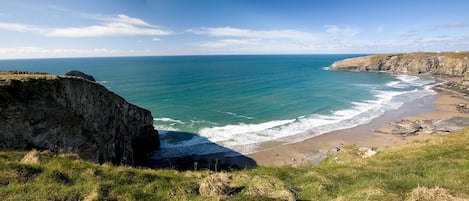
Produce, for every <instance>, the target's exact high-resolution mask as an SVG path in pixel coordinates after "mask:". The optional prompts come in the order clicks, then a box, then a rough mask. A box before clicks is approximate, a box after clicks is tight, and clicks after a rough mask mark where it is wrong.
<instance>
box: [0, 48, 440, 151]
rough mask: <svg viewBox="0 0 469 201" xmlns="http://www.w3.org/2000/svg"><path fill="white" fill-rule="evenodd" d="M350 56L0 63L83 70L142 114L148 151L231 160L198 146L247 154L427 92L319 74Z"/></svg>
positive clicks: (412, 79) (398, 80) (361, 77)
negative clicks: (152, 132)
mask: <svg viewBox="0 0 469 201" xmlns="http://www.w3.org/2000/svg"><path fill="white" fill-rule="evenodd" d="M356 56H360V55H257V56H256V55H251V56H181V57H120V58H82V59H80V58H77V59H41V60H4V61H1V62H0V69H2V70H6V69H19V70H23V69H28V70H33V71H42V72H48V73H52V74H63V71H66V70H68V69H77V70H80V71H83V72H86V73H89V74H92V75H93V76H95V78H96V79H97V81H98V82H99V83H101V84H102V85H104V86H105V87H107V88H108V89H110V90H112V91H114V92H116V93H117V94H119V95H121V96H123V97H124V98H125V99H126V100H128V101H129V102H132V103H134V104H136V105H138V106H141V107H143V108H147V109H149V110H150V111H151V112H152V114H153V117H154V126H155V128H156V129H157V130H158V131H159V133H160V139H161V149H160V151H159V152H158V154H156V156H158V157H163V158H165V157H176V156H177V157H179V156H187V155H194V154H195V155H205V154H214V153H215V154H219V153H221V154H222V155H223V156H233V155H232V154H230V153H225V154H224V152H225V150H224V149H223V148H220V149H215V148H214V147H211V146H207V143H208V142H210V143H215V144H217V145H220V146H221V147H226V148H229V149H232V150H234V151H236V152H237V153H241V154H248V153H252V152H256V151H260V150H263V149H268V148H271V147H272V146H276V145H280V144H289V143H293V142H298V141H303V140H305V139H308V138H311V137H313V136H317V135H321V134H324V133H327V132H330V131H333V130H340V129H344V128H350V127H354V126H356V125H359V124H364V123H367V122H369V121H371V120H372V119H374V118H376V117H378V116H381V115H382V114H384V113H385V112H387V111H391V110H395V109H397V108H399V107H400V106H401V105H402V104H403V103H405V102H412V101H414V100H416V99H420V98H423V97H426V96H431V95H432V94H433V93H434V92H432V90H430V89H429V88H430V87H431V86H432V85H434V84H435V83H436V82H435V79H434V78H433V77H432V76H421V77H417V76H409V75H391V74H387V73H357V72H347V71H329V70H327V67H328V66H330V65H331V64H332V63H333V62H335V61H337V60H340V59H344V58H351V57H356ZM64 66H65V67H64ZM184 133H186V134H184ZM198 136H200V138H199V137H198ZM210 143H209V144H210ZM269 144H270V145H269ZM266 145H268V146H266Z"/></svg>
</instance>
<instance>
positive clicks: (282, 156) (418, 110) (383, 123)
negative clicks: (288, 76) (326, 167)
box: [247, 87, 469, 166]
mask: <svg viewBox="0 0 469 201" xmlns="http://www.w3.org/2000/svg"><path fill="white" fill-rule="evenodd" d="M434 90H435V91H436V92H437V94H436V95H434V96H427V97H424V98H422V99H418V100H415V101H413V102H410V103H407V104H404V105H403V106H402V107H401V108H399V109H397V110H394V111H389V112H387V113H385V114H384V115H382V116H380V117H378V118H376V119H374V120H372V121H371V122H369V123H367V124H363V125H359V126H356V127H353V128H349V129H343V130H338V131H333V132H330V133H326V134H323V135H320V136H317V137H313V138H310V139H307V140H305V141H302V142H297V143H292V144H286V145H279V146H276V147H274V148H271V149H268V150H263V151H259V152H256V153H252V154H248V155H247V157H249V158H252V159H253V160H254V161H255V162H256V163H257V165H261V166H284V165H292V166H296V165H300V164H305V163H316V162H319V161H320V160H321V158H323V157H324V156H325V155H326V152H327V151H328V150H331V149H336V148H339V149H340V147H341V146H343V145H346V144H355V145H356V146H358V147H369V148H383V147H387V146H393V145H398V144H403V143H406V142H411V141H413V140H418V139H422V138H426V137H430V136H433V135H435V134H429V133H426V132H423V131H419V132H418V133H416V134H415V135H412V136H405V137H403V136H402V135H395V134H389V133H386V132H387V131H389V130H390V129H392V128H391V126H390V123H392V122H397V121H401V120H409V121H417V120H441V119H449V118H453V117H469V114H468V113H461V112H460V111H458V109H457V106H458V105H469V100H468V99H467V98H464V97H462V96H461V95H458V94H456V93H453V92H449V91H447V90H443V89H441V88H439V87H435V88H434ZM467 124H469V122H467ZM378 131H379V132H378Z"/></svg>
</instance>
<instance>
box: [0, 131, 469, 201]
mask: <svg viewBox="0 0 469 201" xmlns="http://www.w3.org/2000/svg"><path fill="white" fill-rule="evenodd" d="M24 155H25V153H22V152H6V151H3V152H0V173H1V174H0V200H216V199H218V198H219V197H217V196H213V195H212V196H201V195H200V194H199V185H200V183H201V181H204V180H205V179H206V178H207V177H208V176H209V175H213V173H210V172H208V171H195V172H194V171H187V172H177V171H174V170H150V169H137V168H130V167H122V166H119V167H116V166H110V165H97V164H94V163H91V162H87V161H82V160H79V159H74V156H73V155H68V156H67V155H66V156H62V157H59V156H53V155H50V154H49V155H48V154H42V155H41V162H40V164H37V165H26V164H22V163H20V162H19V161H20V160H21V158H22V157H23V156H24ZM227 175H228V176H226V175H225V176H226V180H227V181H226V182H227V184H228V185H229V187H230V189H231V190H230V192H231V194H230V195H229V196H225V197H223V199H229V200H243V201H246V200H273V199H280V198H282V196H283V197H285V198H288V195H285V194H282V193H281V192H286V191H288V192H290V191H291V192H293V193H294V195H295V198H296V199H299V200H332V199H337V200H405V199H407V198H409V192H411V191H412V189H414V188H417V187H419V186H425V187H429V188H433V187H435V186H439V187H441V188H445V189H447V190H448V191H449V193H450V194H452V195H453V196H457V197H460V198H466V199H467V198H469V180H468V179H467V178H469V128H466V129H465V130H463V131H460V132H454V133H452V134H449V135H445V136H439V137H434V138H431V139H428V140H425V141H420V142H413V143H409V144H407V145H404V146H399V147H392V148H388V149H385V150H383V151H381V152H379V153H378V154H377V155H375V156H373V157H371V158H368V159H363V158H361V155H360V154H359V152H358V150H357V149H356V148H355V147H354V146H348V147H345V148H344V149H342V150H341V151H340V152H338V153H337V154H336V155H332V156H330V157H328V158H327V159H326V160H324V161H322V162H321V164H319V165H318V166H302V167H296V168H295V167H279V168H270V167H258V168H256V169H254V170H244V171H235V172H230V173H227Z"/></svg>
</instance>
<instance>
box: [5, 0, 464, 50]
mask: <svg viewBox="0 0 469 201" xmlns="http://www.w3.org/2000/svg"><path fill="white" fill-rule="evenodd" d="M468 50H469V1H468V0H393V1H381V0H79V1H78V0H21V1H19V0H0V59H17V58H61V57H107V56H158V55H219V54H223V55H226V54H343V53H366V54H369V53H392V52H416V51H432V52H440V51H468Z"/></svg>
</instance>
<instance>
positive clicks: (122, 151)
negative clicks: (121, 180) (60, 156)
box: [0, 71, 159, 165]
mask: <svg viewBox="0 0 469 201" xmlns="http://www.w3.org/2000/svg"><path fill="white" fill-rule="evenodd" d="M0 122H1V123H0V149H13V150H28V149H33V148H35V149H39V150H43V149H48V150H52V151H54V152H58V153H60V152H74V153H77V154H78V155H79V156H80V157H81V158H83V159H87V160H92V161H96V162H101V163H102V162H112V163H114V164H126V165H142V164H143V163H145V159H146V154H147V153H148V152H150V151H153V150H155V149H158V148H159V138H158V134H157V131H156V130H154V128H153V117H152V115H151V112H150V111H148V110H146V109H143V108H140V107H138V106H135V105H133V104H130V103H128V102H127V101H125V100H124V99H123V98H122V97H120V96H118V95H116V94H114V93H113V92H110V91H109V90H107V89H106V87H104V86H102V85H100V84H98V83H96V82H93V81H89V80H86V79H81V78H77V77H72V76H55V75H48V74H43V73H39V74H37V73H29V72H17V71H15V72H12V71H10V72H0Z"/></svg>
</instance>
